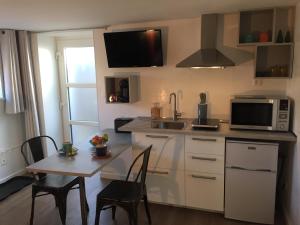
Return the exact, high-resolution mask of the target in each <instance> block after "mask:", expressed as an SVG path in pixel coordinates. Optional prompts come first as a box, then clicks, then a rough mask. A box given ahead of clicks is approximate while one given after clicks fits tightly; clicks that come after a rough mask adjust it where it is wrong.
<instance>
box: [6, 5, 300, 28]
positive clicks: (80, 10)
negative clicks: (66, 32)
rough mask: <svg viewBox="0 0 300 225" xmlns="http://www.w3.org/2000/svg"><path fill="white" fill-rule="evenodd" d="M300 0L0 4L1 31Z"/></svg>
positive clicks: (95, 23) (109, 22)
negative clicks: (4, 29)
mask: <svg viewBox="0 0 300 225" xmlns="http://www.w3.org/2000/svg"><path fill="white" fill-rule="evenodd" d="M299 1H300V0H0V28H10V29H26V30H32V31H49V30H63V29H77V28H94V27H104V26H108V25H113V24H124V23H131V22H143V21H151V20H165V19H178V18H192V17H198V16H199V15H200V14H201V13H210V12H232V11H237V10H240V9H253V8H262V7H274V6H285V5H295V4H296V3H297V2H299Z"/></svg>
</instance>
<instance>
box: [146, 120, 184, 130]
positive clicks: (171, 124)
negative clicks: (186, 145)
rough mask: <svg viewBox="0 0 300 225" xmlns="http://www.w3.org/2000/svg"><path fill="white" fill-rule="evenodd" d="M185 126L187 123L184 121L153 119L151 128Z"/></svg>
mask: <svg viewBox="0 0 300 225" xmlns="http://www.w3.org/2000/svg"><path fill="white" fill-rule="evenodd" d="M184 127H185V123H184V122H182V121H163V120H157V121H156V120H155V121H151V128H157V129H174V130H181V129H183V128H184Z"/></svg>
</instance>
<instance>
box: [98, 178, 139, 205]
mask: <svg viewBox="0 0 300 225" xmlns="http://www.w3.org/2000/svg"><path fill="white" fill-rule="evenodd" d="M141 190H142V189H141V184H140V183H137V182H130V181H121V180H115V181H112V182H111V183H110V184H109V185H107V186H106V187H105V188H104V189H103V190H102V191H101V192H100V193H99V194H98V196H97V197H98V198H100V199H102V200H108V201H115V202H135V201H138V200H139V199H140V197H141V194H142V193H141Z"/></svg>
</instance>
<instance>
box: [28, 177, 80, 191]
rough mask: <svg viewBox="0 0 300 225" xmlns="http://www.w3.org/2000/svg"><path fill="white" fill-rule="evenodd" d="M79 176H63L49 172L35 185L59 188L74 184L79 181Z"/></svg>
mask: <svg viewBox="0 0 300 225" xmlns="http://www.w3.org/2000/svg"><path fill="white" fill-rule="evenodd" d="M78 180H79V178H78V177H75V176H61V175H54V174H47V175H46V176H45V177H43V178H42V179H40V180H38V181H36V182H35V183H34V184H33V185H35V186H38V187H47V188H51V189H59V188H64V187H67V186H69V185H70V186H73V185H75V184H76V183H78Z"/></svg>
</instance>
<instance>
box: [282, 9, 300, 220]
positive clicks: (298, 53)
mask: <svg viewBox="0 0 300 225" xmlns="http://www.w3.org/2000/svg"><path fill="white" fill-rule="evenodd" d="M295 26H296V31H295V58H294V74H293V79H292V80H290V81H289V82H288V85H287V93H288V95H290V96H291V97H292V98H293V99H294V101H295V102H294V103H295V109H294V125H293V127H294V128H293V131H294V133H295V134H296V135H297V136H298V139H299V137H300V3H298V5H297V9H296V25H295ZM287 164H288V168H289V171H287V174H288V183H287V188H286V199H285V200H286V202H285V207H286V213H287V216H288V219H289V222H290V225H298V224H300V142H299V141H298V142H297V143H296V144H295V145H294V146H292V148H291V149H289V160H288V162H287Z"/></svg>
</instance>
